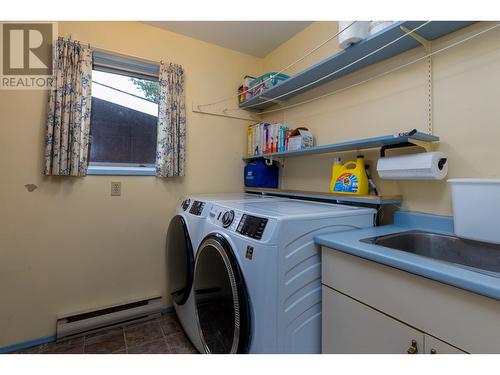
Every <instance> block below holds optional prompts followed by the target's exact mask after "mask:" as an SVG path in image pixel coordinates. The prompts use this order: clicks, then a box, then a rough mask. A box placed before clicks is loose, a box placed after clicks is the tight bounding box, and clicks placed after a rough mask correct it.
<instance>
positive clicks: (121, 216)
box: [0, 22, 500, 347]
mask: <svg viewBox="0 0 500 375" xmlns="http://www.w3.org/2000/svg"><path fill="white" fill-rule="evenodd" d="M484 26H485V25H478V26H473V27H470V28H468V29H467V30H465V31H464V32H459V33H456V34H454V35H452V36H451V37H450V38H446V39H451V40H453V39H454V38H458V37H460V36H461V35H463V34H464V33H468V32H471V31H474V30H476V29H478V28H481V27H484ZM336 28H337V24H336V23H335V22H316V23H313V24H312V25H311V26H309V27H308V28H307V29H305V30H304V31H302V32H301V33H299V34H297V35H296V36H294V37H293V38H292V39H291V40H289V41H288V42H286V43H284V44H283V45H282V46H280V47H279V48H277V49H276V50H275V51H273V52H272V53H270V54H269V55H268V56H266V58H265V59H258V58H254V57H251V56H247V55H244V54H241V53H238V52H234V51H230V50H228V49H224V48H221V47H218V46H214V45H210V44H207V43H204V42H200V41H196V40H194V39H191V38H187V37H184V36H180V35H177V34H173V33H170V32H167V31H163V30H161V29H157V28H154V27H151V26H148V25H145V24H141V23H135V22H130V23H125V22H92V23H87V22H63V23H60V24H59V33H60V35H64V36H68V35H69V34H72V36H73V38H74V39H77V40H81V41H84V42H91V43H92V44H94V45H95V46H97V47H100V48H104V49H109V50H111V51H116V52H121V53H125V54H132V55H136V56H141V57H144V58H146V59H151V60H156V61H158V60H160V59H164V60H166V61H172V62H176V63H179V64H182V65H183V66H184V68H185V71H186V106H187V126H188V128H187V129H188V131H187V166H186V176H185V177H184V178H175V179H158V178H155V177H106V176H88V177H85V178H57V177H43V176H42V174H41V170H42V153H43V139H44V133H45V124H44V123H45V116H46V101H47V93H46V92H42V91H0V113H1V115H0V118H1V129H0V172H1V174H0V176H1V177H0V182H1V184H0V212H1V214H0V347H2V346H5V345H9V344H13V343H17V342H22V341H25V340H29V339H33V338H38V337H41V336H45V335H52V334H53V333H54V331H55V321H56V318H57V317H58V316H60V315H64V314H67V313H72V312H75V311H78V310H83V309H92V308H98V307H102V306H104V305H110V304H114V303H120V302H124V301H127V300H130V299H132V298H140V297H145V296H149V295H157V294H162V295H163V296H165V290H166V280H165V279H166V275H165V265H164V262H165V250H164V244H165V232H166V228H167V226H168V222H169V220H170V218H171V217H172V214H173V212H174V206H175V203H176V201H177V200H178V198H179V197H180V196H181V195H182V194H185V193H198V192H216V191H218V192H221V191H237V190H239V188H240V185H241V174H242V172H241V168H242V162H241V159H240V158H241V155H242V154H243V152H244V151H243V150H244V149H245V148H246V143H245V142H246V140H245V137H246V133H245V127H246V125H247V123H246V122H244V121H239V120H233V119H227V118H222V117H212V116H206V115H201V114H196V113H193V112H191V110H190V109H191V108H192V107H191V106H192V103H193V102H195V103H200V102H206V101H211V100H213V99H214V98H219V97H224V96H226V95H228V94H230V93H231V92H234V90H235V88H236V87H238V86H239V85H240V84H241V83H240V82H241V77H242V76H244V75H245V74H251V75H258V74H260V73H262V72H265V71H269V70H279V69H281V68H282V67H283V66H285V65H288V64H289V63H290V62H291V61H293V60H295V59H297V58H299V57H301V56H303V55H304V53H305V52H307V51H308V50H310V49H311V48H312V47H314V46H316V45H317V44H319V43H320V42H322V41H323V40H325V39H326V38H328V37H329V36H330V35H332V34H333V33H335V32H336ZM499 37H500V30H498V31H493V32H491V33H489V34H487V35H484V36H481V37H479V38H477V39H475V40H473V41H471V42H468V43H467V44H464V45H462V46H460V47H457V48H455V49H453V50H450V51H448V52H445V53H444V54H442V55H439V56H436V57H435V58H433V74H434V80H433V88H434V133H435V134H436V135H439V136H440V137H441V139H442V141H441V142H440V143H439V146H438V147H437V149H439V150H442V151H444V152H446V153H447V154H448V156H449V159H450V172H449V175H448V177H500V169H499V168H498V165H499V163H500V156H499V155H498V153H495V152H494V150H496V149H497V148H498V146H497V142H498V139H500V127H499V126H498V118H500V116H499V115H500V106H499V105H498V87H500V74H498V72H499V71H500V43H499V42H498V40H500V39H499ZM441 42H442V41H439V43H441ZM444 42H446V41H444ZM337 50H338V49H337V48H336V41H332V42H330V43H328V44H327V45H325V46H324V47H323V48H322V49H321V50H319V51H318V52H317V53H315V54H314V55H313V56H311V57H309V58H307V59H305V60H304V61H302V62H301V63H300V64H298V65H297V66H296V67H294V69H292V70H290V71H289V72H287V73H295V72H297V71H300V70H302V69H303V68H305V67H307V66H308V65H310V64H312V63H315V62H317V61H319V60H321V59H323V58H325V57H327V56H329V55H331V54H333V53H335V52H336V51H337ZM419 53H420V54H421V51H416V52H415V51H412V52H409V53H406V54H403V55H402V56H398V57H395V58H393V59H391V60H389V61H385V62H383V63H381V64H377V65H376V66H374V67H371V68H368V69H365V70H363V71H361V72H359V73H357V74H355V75H352V76H349V77H346V78H343V79H341V80H339V81H337V82H335V83H331V84H326V85H323V86H321V87H320V88H318V89H315V90H312V91H311V92H309V93H306V94H302V95H300V96H298V97H296V98H294V99H292V100H290V102H289V104H290V103H295V102H298V101H301V100H305V99H307V98H313V97H314V96H316V95H319V94H322V93H327V92H329V91H332V90H334V89H336V88H340V87H344V86H346V85H348V84H350V83H354V82H356V81H358V80H360V79H363V78H367V77H370V76H372V75H373V74H377V73H379V72H382V71H384V70H385V69H387V68H390V67H394V66H397V65H398V64H400V63H402V62H405V61H409V60H410V59H412V58H414V57H415V56H419V55H418V54H419ZM235 106H236V103H235V102H229V103H223V104H222V105H221V106H219V107H218V109H222V108H225V107H228V108H233V107H235ZM266 118H267V119H270V120H277V121H284V122H286V123H289V124H292V125H296V126H298V125H305V126H308V127H309V128H310V129H311V130H312V131H313V132H314V134H315V136H316V142H317V144H324V143H331V142H336V141H342V140H348V139H355V138H359V137H369V136H376V135H380V134H386V133H393V132H396V131H399V130H401V129H412V128H418V129H420V130H422V131H425V130H426V128H427V65H426V63H425V62H422V63H418V64H415V65H413V66H411V67H408V68H405V69H404V70H402V71H399V72H397V73H393V74H390V75H388V76H386V77H384V78H380V79H377V80H375V81H372V82H370V83H367V84H364V85H362V86H359V87H357V88H354V89H351V90H348V91H345V92H343V93H340V94H336V95H333V96H331V97H329V98H327V99H323V100H319V101H316V102H314V103H311V104H307V105H304V106H300V107H297V108H294V109H291V110H287V111H285V112H278V113H276V114H272V115H268V116H266ZM355 155H356V154H355V153H346V154H343V155H342V156H343V157H344V159H350V158H353V157H354V156H355ZM365 155H366V156H367V157H368V159H369V160H370V161H371V164H372V165H373V162H374V161H375V160H376V157H377V153H376V152H375V151H372V152H368V153H365ZM331 161H332V155H326V156H325V155H324V156H311V157H304V158H296V159H287V161H286V167H285V172H284V184H285V186H286V187H288V188H298V189H311V190H325V191H326V190H327V189H328V182H329V178H330V164H331ZM116 180H118V181H122V196H121V197H111V196H110V194H109V190H110V182H111V181H116ZM377 182H378V184H379V188H380V190H381V192H382V193H387V194H391V193H401V194H403V196H404V204H403V207H404V208H408V209H411V210H417V211H426V212H432V213H439V214H450V213H451V206H450V193H449V188H448V186H447V185H446V182H444V181H440V182H432V181H424V182H416V181H414V182H388V181H383V182H382V181H377ZM29 183H33V184H36V185H38V189H37V190H35V191H34V192H32V193H29V192H28V191H27V190H26V189H25V188H24V185H25V184H29ZM165 305H170V300H169V299H168V298H166V299H165Z"/></svg>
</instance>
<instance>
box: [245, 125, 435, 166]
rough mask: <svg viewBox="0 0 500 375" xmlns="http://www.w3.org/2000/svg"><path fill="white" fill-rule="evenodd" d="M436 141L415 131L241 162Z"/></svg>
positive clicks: (262, 156)
mask: <svg viewBox="0 0 500 375" xmlns="http://www.w3.org/2000/svg"><path fill="white" fill-rule="evenodd" d="M438 141H439V137H437V136H435V135H429V134H425V133H420V132H418V131H416V130H412V131H410V132H406V133H398V134H390V135H383V136H380V137H372V138H363V139H357V140H353V141H346V142H339V143H332V144H328V145H321V146H315V147H310V148H303V149H301V150H295V151H286V152H275V153H272V154H261V155H254V156H245V157H243V160H245V161H250V160H255V159H262V158H265V159H270V158H289V157H294V156H304V155H314V154H327V153H334V152H345V151H359V150H367V149H371V148H377V147H384V146H394V145H401V144H406V143H414V144H415V145H416V146H417V145H419V144H418V143H420V142H424V143H430V142H438Z"/></svg>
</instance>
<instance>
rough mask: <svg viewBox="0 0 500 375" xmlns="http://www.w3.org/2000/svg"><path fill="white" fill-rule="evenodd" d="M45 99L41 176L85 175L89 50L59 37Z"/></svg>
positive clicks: (89, 70) (88, 124)
mask: <svg viewBox="0 0 500 375" xmlns="http://www.w3.org/2000/svg"><path fill="white" fill-rule="evenodd" d="M54 54H55V56H54V73H53V82H52V88H51V91H50V97H49V111H48V118H47V137H46V139H45V169H44V174H45V175H62V176H85V175H86V174H87V167H88V159H87V156H88V149H89V138H90V137H89V134H90V104H91V85H92V51H91V50H90V48H87V47H85V46H82V45H80V43H78V42H76V41H68V40H63V39H61V38H59V40H58V41H57V45H56V49H55V52H54Z"/></svg>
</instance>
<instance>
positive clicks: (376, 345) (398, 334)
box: [321, 286, 424, 354]
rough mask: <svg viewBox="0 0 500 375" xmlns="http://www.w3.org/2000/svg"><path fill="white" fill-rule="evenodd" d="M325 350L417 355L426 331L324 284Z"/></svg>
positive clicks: (323, 350) (335, 352)
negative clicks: (411, 353)
mask: <svg viewBox="0 0 500 375" xmlns="http://www.w3.org/2000/svg"><path fill="white" fill-rule="evenodd" d="M322 294H323V313H322V316H323V322H322V324H323V332H322V333H323V334H322V345H321V347H322V352H323V353H328V354H404V353H407V352H408V350H410V351H411V352H414V354H417V353H418V352H420V351H423V350H424V334H423V333H422V332H420V331H417V330H415V329H413V328H411V327H409V326H408V325H406V324H403V323H401V322H398V321H397V320H395V319H392V318H390V317H388V316H387V315H384V314H382V313H380V312H378V311H376V310H374V309H372V308H370V307H368V306H365V305H363V304H361V303H359V302H357V301H355V300H353V299H352V298H350V297H347V296H345V295H343V294H341V293H339V292H337V291H335V290H333V289H330V288H329V287H326V286H323V290H322Z"/></svg>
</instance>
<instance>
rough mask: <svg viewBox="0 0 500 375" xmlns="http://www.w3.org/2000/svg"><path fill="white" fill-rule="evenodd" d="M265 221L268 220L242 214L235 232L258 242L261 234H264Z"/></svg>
mask: <svg viewBox="0 0 500 375" xmlns="http://www.w3.org/2000/svg"><path fill="white" fill-rule="evenodd" d="M267 221H268V219H264V218H261V217H257V216H251V215H247V214H243V216H241V220H240V223H239V224H238V227H237V228H236V232H238V233H240V234H242V235H244V236H247V237H250V238H254V239H256V240H260V239H261V238H262V234H263V233H264V229H266V225H267Z"/></svg>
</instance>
